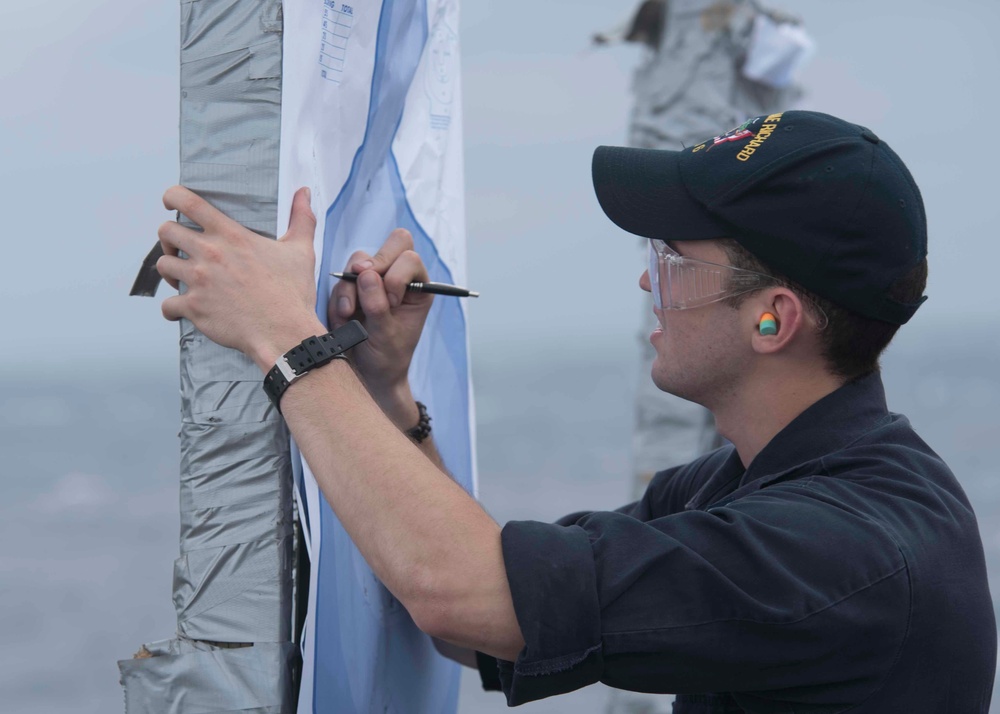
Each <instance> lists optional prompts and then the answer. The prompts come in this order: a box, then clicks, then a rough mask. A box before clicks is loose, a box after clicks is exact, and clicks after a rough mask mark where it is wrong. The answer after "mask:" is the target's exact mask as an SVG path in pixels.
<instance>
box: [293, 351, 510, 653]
mask: <svg viewBox="0 0 1000 714" xmlns="http://www.w3.org/2000/svg"><path fill="white" fill-rule="evenodd" d="M281 406H282V413H283V414H284V415H285V419H286V421H287V423H288V426H289V428H290V430H291V432H292V434H294V436H295V440H296V443H297V444H298V445H299V448H300V449H301V450H302V453H303V455H304V456H305V458H306V461H307V462H308V463H309V466H310V468H311V469H312V472H313V474H314V475H315V476H316V480H317V483H318V484H319V486H320V489H321V490H322V491H323V493H324V495H325V496H326V498H327V500H328V501H329V503H330V505H331V506H332V508H333V510H334V512H336V514H337V517H338V518H339V519H340V521H341V523H343V525H344V527H345V528H346V529H347V531H348V533H349V534H350V535H351V537H352V539H353V540H354V542H355V544H356V545H357V546H358V548H359V550H360V551H361V553H362V555H363V556H364V557H365V560H366V561H367V562H368V564H369V565H370V566H371V567H372V569H373V570H374V571H375V573H376V575H378V577H379V578H380V579H381V580H382V582H383V583H384V584H385V586H386V587H387V588H388V589H389V590H390V591H391V592H392V593H393V594H394V595H395V596H396V597H397V598H398V599H399V600H400V601H401V602H402V603H403V605H404V606H406V607H407V609H408V610H409V611H410V613H411V615H412V616H413V617H414V620H415V621H416V622H417V624H418V626H420V627H421V628H422V629H424V630H425V631H427V632H428V633H430V634H433V635H435V636H437V637H440V638H442V639H445V640H448V641H451V642H454V643H456V644H459V645H461V646H464V647H470V648H475V649H478V650H480V651H483V652H487V653H489V654H493V655H495V656H499V657H503V658H505V659H514V658H515V657H516V655H517V653H518V652H519V651H520V649H521V647H522V646H523V639H522V638H521V633H520V629H519V628H518V626H517V621H516V617H515V615H514V610H513V603H512V602H511V597H510V589H509V585H508V583H507V577H506V571H505V570H504V564H503V554H502V551H501V547H500V528H499V526H498V525H497V524H496V523H495V522H494V521H493V520H492V519H491V518H490V517H489V516H488V515H487V514H486V513H485V512H484V511H483V510H482V508H480V507H479V505H478V504H477V503H476V502H475V500H474V499H473V498H471V497H470V496H469V495H468V494H467V493H466V492H465V491H464V490H463V489H462V488H461V487H460V486H459V485H458V484H456V483H455V482H454V481H452V480H451V479H450V478H448V477H447V476H446V475H445V474H444V473H443V472H442V471H441V469H440V467H439V466H438V465H435V463H434V462H433V457H434V456H435V455H436V450H433V444H428V445H427V447H425V448H427V449H429V450H432V453H430V454H429V453H427V452H426V451H422V450H421V449H418V448H417V446H416V445H414V444H413V443H412V442H411V441H410V440H409V439H407V438H406V437H405V436H404V435H402V434H401V433H400V430H399V428H398V427H397V426H396V425H395V424H394V423H393V422H392V421H391V420H390V418H389V417H388V416H387V415H386V414H385V413H383V411H382V410H381V409H379V407H378V406H377V405H376V404H375V402H374V401H373V400H372V398H371V397H370V395H369V394H368V393H367V391H366V390H365V388H364V386H363V385H362V384H361V382H360V381H359V380H358V379H357V377H356V376H355V375H354V372H353V370H352V369H351V368H350V366H349V365H348V364H347V363H345V362H343V361H341V360H335V361H334V362H332V363H331V364H329V365H327V366H325V367H322V368H320V369H316V370H313V371H312V372H310V373H309V374H308V375H307V376H306V377H304V378H303V379H302V380H300V382H298V383H296V384H295V385H293V386H292V387H291V388H289V390H288V391H287V392H286V394H285V396H284V398H283V399H282V404H281ZM439 460H440V459H438V461H439Z"/></svg>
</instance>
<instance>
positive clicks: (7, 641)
mask: <svg viewBox="0 0 1000 714" xmlns="http://www.w3.org/2000/svg"><path fill="white" fill-rule="evenodd" d="M991 327H992V329H983V328H982V326H980V327H979V328H978V329H976V330H963V329H961V328H957V327H956V328H951V329H943V330H934V331H932V330H925V331H923V332H917V333H916V334H914V335H912V336H911V335H906V334H903V335H901V336H900V338H899V340H898V341H897V343H896V344H894V345H893V346H892V347H891V348H890V351H889V354H888V355H887V357H886V359H885V360H884V370H883V371H884V378H885V382H886V387H887V391H888V394H889V404H890V408H892V409H893V410H894V411H899V412H903V413H905V414H907V415H908V416H910V418H911V420H912V421H913V423H914V425H915V426H916V428H917V430H918V431H919V432H920V433H921V435H922V436H923V437H924V438H925V440H926V441H927V442H928V443H930V444H931V446H932V447H934V448H935V449H936V450H937V451H938V452H939V453H940V454H941V455H942V456H943V457H944V458H945V459H946V460H947V461H948V462H949V464H950V465H951V467H952V469H953V470H954V471H955V472H956V474H958V476H959V479H960V480H961V482H962V483H963V485H964V487H965V489H966V491H967V492H968V494H969V496H970V498H971V500H972V502H973V504H974V506H975V508H976V512H977V514H978V517H979V522H980V530H981V532H982V536H983V542H984V545H985V547H986V553H987V558H988V561H989V566H990V574H991V588H992V591H993V593H994V595H995V596H998V597H1000V582H998V581H997V578H998V577H1000V478H998V477H997V474H996V473H995V471H996V467H995V464H997V463H998V461H1000V413H998V411H997V406H998V405H1000V379H998V378H997V375H996V369H997V365H998V364H1000V330H998V329H997V327H1000V326H991ZM904 333H905V331H904ZM473 353H474V355H477V354H481V355H483V357H482V358H477V359H475V361H474V375H473V376H474V381H475V386H476V400H477V424H478V460H479V478H480V497H481V500H482V502H483V503H484V505H485V506H486V508H487V509H488V510H489V511H490V513H491V514H492V515H493V516H494V517H495V518H496V519H497V520H498V521H499V522H505V521H507V520H509V519H544V520H552V519H555V518H558V517H559V516H561V515H563V514H565V513H568V512H571V511H574V510H579V509H584V508H593V509H598V508H609V507H615V506H618V505H621V504H622V503H624V502H625V500H626V498H627V495H628V493H629V491H630V488H631V482H630V474H631V468H630V453H629V451H630V433H631V420H632V392H633V390H634V387H635V384H636V380H638V379H640V378H645V376H644V375H639V374H638V353H637V351H636V349H635V346H634V345H633V344H623V345H620V346H619V347H618V348H616V349H610V348H599V349H597V350H595V349H581V348H580V347H574V346H573V345H569V344H564V345H563V346H562V347H559V348H552V349H549V350H547V351H546V350H539V349H537V348H535V349H532V350H523V351H522V350H488V349H481V350H478V351H477V350H476V349H474V352H473ZM83 374H85V376H83ZM178 409H179V406H178V395H177V378H176V374H175V373H173V372H168V373H163V372H156V373H150V374H141V373H133V374H130V375H128V376H125V377H122V376H121V375H116V376H113V375H111V374H110V373H108V374H101V373H94V372H85V373H82V374H81V375H77V374H74V373H72V372H70V371H69V370H67V372H66V373H65V374H63V375H61V376H51V375H50V376H46V377H44V378H39V377H33V376H29V377H24V376H23V375H19V376H17V377H16V378H15V377H14V376H10V375H7V376H0V455H2V459H0V464H2V466H0V469H2V470H0V477H2V484H3V491H2V494H3V498H2V499H0V543H2V546H0V710H2V711H9V712H31V713H32V714H68V713H70V712H72V713H74V714H91V713H93V714H97V713H98V712H100V713H102V714H105V713H109V712H119V711H122V710H123V703H122V702H123V699H122V694H121V689H120V687H119V684H118V671H117V667H116V664H115V663H116V660H118V659H123V658H127V657H130V656H131V655H132V653H133V652H135V651H136V650H137V649H138V647H139V646H140V645H141V644H142V643H143V642H148V641H152V640H157V639H163V638H166V637H170V636H171V634H172V633H173V631H174V624H175V622H174V612H173V607H172V605H171V602H170V596H171V567H172V562H173V559H174V558H175V557H176V555H177V536H178V521H177V518H178V516H177V486H176V480H177V470H178V453H177V449H178V441H177V438H176V434H177V429H178ZM608 696H609V690H607V689H606V688H604V687H602V686H594V687H588V688H586V689H584V690H581V691H579V692H575V693H573V694H571V695H567V696H565V697H558V698H553V699H549V700H545V701H542V702H539V703H536V704H531V705H527V706H525V707H522V708H521V711H524V712H529V713H533V714H541V713H543V712H547V713H551V714H562V713H567V714H568V713H569V712H584V713H586V712H595V713H602V714H603V712H604V711H605V710H606V706H607V701H608ZM505 710H506V706H505V703H504V701H503V698H502V697H501V696H499V695H497V694H495V693H483V692H481V691H480V689H479V686H478V677H477V676H476V675H475V674H474V673H472V672H471V671H469V673H468V676H466V677H465V678H464V680H463V686H462V693H461V700H460V712H463V714H464V713H466V712H476V713H480V712H482V713H484V714H490V713H491V712H501V711H505ZM993 711H995V712H1000V706H996V705H995V706H994V709H993Z"/></svg>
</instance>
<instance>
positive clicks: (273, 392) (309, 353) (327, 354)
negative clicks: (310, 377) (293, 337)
mask: <svg viewBox="0 0 1000 714" xmlns="http://www.w3.org/2000/svg"><path fill="white" fill-rule="evenodd" d="M367 339H368V333H367V332H365V328H364V327H362V326H361V323H360V322H358V321H357V320H351V321H350V322H348V323H347V324H346V325H341V326H340V327H338V328H337V329H336V330H333V331H332V332H328V333H326V334H325V335H316V336H314V337H307V338H306V339H304V340H302V342H300V343H299V344H298V345H296V346H295V347H293V348H292V349H290V350H288V352H286V353H285V354H283V355H282V356H281V357H279V358H278V361H277V362H275V363H274V366H273V367H272V368H271V369H270V371H268V373H267V375H266V376H265V377H264V384H263V387H264V391H265V392H266V393H267V396H268V397H270V399H271V402H273V403H274V406H275V407H276V408H277V410H278V412H281V397H282V396H283V395H284V394H285V391H286V390H287V389H288V387H290V386H291V385H292V384H294V383H295V381H296V380H298V379H299V378H300V377H302V376H303V375H304V374H305V373H306V372H308V371H309V370H311V369H315V368H316V367H322V366H323V365H324V364H327V363H329V362H330V361H331V360H333V359H336V358H338V357H341V358H343V359H346V357H345V356H344V354H343V353H344V352H346V351H347V350H349V349H351V348H352V347H355V346H356V345H359V344H361V343H362V342H364V341H365V340H367Z"/></svg>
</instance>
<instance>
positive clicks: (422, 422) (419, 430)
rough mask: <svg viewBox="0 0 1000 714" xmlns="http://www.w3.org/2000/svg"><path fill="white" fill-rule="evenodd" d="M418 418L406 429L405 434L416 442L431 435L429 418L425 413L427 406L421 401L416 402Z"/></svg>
mask: <svg viewBox="0 0 1000 714" xmlns="http://www.w3.org/2000/svg"><path fill="white" fill-rule="evenodd" d="M417 410H418V411H419V412H420V419H419V421H417V425H416V426H415V427H413V428H412V429H407V431H406V435H407V436H408V437H410V438H411V439H413V440H414V441H415V442H417V443H418V444H419V443H420V442H421V441H423V440H424V439H426V438H427V437H428V436H430V435H431V418H430V417H429V416H428V415H427V407H426V406H424V404H423V402H417Z"/></svg>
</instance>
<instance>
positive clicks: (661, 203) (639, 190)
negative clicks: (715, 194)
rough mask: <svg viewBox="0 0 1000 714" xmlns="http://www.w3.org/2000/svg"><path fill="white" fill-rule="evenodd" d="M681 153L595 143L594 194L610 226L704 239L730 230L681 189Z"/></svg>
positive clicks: (646, 235)
mask: <svg viewBox="0 0 1000 714" xmlns="http://www.w3.org/2000/svg"><path fill="white" fill-rule="evenodd" d="M682 155H683V154H682V152H679V151H663V150H658V149H632V148H627V147H622V146H599V147H597V150H596V151H594V159H593V163H592V165H591V172H592V175H593V180H594V192H595V193H596V194H597V201H598V202H599V203H600V204H601V208H602V209H604V213H605V214H606V215H607V217H608V218H610V219H611V220H612V221H613V222H614V223H615V225H617V226H618V227H619V228H622V229H623V230H626V231H628V232H629V233H634V234H635V235H637V236H642V237H643V238H659V239H660V240H709V239H712V238H721V237H724V236H728V235H731V234H732V227H731V226H729V225H728V224H726V223H725V222H723V221H721V220H719V219H717V218H715V217H714V216H712V215H711V214H710V213H709V212H708V211H707V210H706V209H705V208H704V207H703V206H702V205H701V204H700V203H699V202H698V201H697V200H695V199H694V197H692V196H691V194H690V193H689V192H688V190H687V189H686V188H685V187H684V181H683V178H682V177H681V170H680V159H681V156H682Z"/></svg>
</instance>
